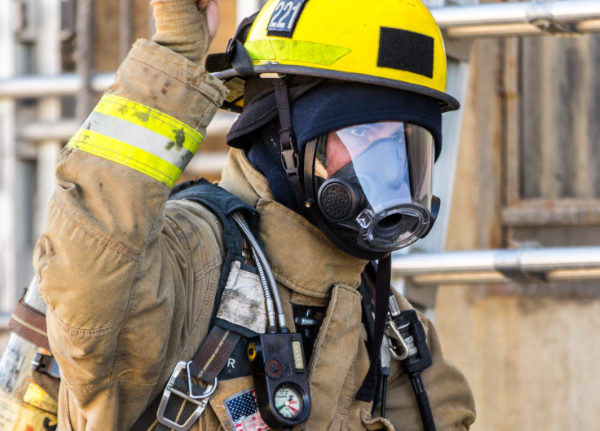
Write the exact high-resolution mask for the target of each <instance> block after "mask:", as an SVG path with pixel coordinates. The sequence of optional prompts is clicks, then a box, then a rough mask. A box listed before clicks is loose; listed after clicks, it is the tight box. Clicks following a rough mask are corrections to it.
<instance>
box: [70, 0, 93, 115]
mask: <svg viewBox="0 0 600 431" xmlns="http://www.w3.org/2000/svg"><path fill="white" fill-rule="evenodd" d="M93 14H94V0H77V19H76V32H77V35H76V38H75V65H76V70H77V73H78V75H79V78H80V79H81V87H80V89H79V91H78V92H77V108H76V112H75V116H76V118H77V121H78V122H79V123H83V121H85V119H86V118H87V116H88V115H89V114H90V112H91V111H92V109H93V108H94V93H93V92H92V86H91V78H92V72H93V67H94V62H93V49H94V40H93V26H94V15H93Z"/></svg>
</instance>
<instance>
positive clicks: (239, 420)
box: [223, 388, 271, 431]
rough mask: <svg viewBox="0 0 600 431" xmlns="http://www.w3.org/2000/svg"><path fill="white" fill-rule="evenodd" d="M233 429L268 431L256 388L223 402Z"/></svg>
mask: <svg viewBox="0 0 600 431" xmlns="http://www.w3.org/2000/svg"><path fill="white" fill-rule="evenodd" d="M223 405H224V406H225V412H226V413H227V418H228V419H229V423H230V424H231V428H233V429H234V430H235V431H268V430H270V429H271V428H269V427H268V426H267V424H265V423H264V422H263V420H262V418H261V417H260V413H259V412H258V404H257V402H256V393H255V392H254V388H248V389H244V390H243V391H241V392H238V393H237V394H234V395H232V396H230V397H229V398H226V399H225V400H224V401H223Z"/></svg>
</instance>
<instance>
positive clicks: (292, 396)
mask: <svg viewBox="0 0 600 431" xmlns="http://www.w3.org/2000/svg"><path fill="white" fill-rule="evenodd" d="M275 408H276V409H277V411H278V412H279V414H280V415H281V416H283V417H284V418H287V419H294V418H295V417H298V416H299V415H300V413H302V410H304V403H303V400H302V395H300V392H298V391H297V390H296V389H294V388H291V387H289V386H288V387H284V388H281V389H278V390H277V392H275Z"/></svg>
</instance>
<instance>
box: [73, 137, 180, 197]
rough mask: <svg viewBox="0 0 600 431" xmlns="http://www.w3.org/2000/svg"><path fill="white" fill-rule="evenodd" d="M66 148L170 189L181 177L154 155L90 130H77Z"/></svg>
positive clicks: (177, 170) (174, 169) (176, 168)
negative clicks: (154, 180)
mask: <svg viewBox="0 0 600 431" xmlns="http://www.w3.org/2000/svg"><path fill="white" fill-rule="evenodd" d="M67 147H70V148H77V149H79V150H82V151H85V152H87V153H90V154H94V155H96V156H100V157H103V158H105V159H108V160H112V161H113V162H116V163H120V164H122V165H125V166H128V167H130V168H133V169H135V170H137V171H139V172H142V173H144V174H146V175H148V176H150V177H152V178H154V179H156V180H158V181H160V182H161V183H163V184H165V185H167V186H169V187H171V188H172V187H173V186H174V185H175V182H176V181H177V179H178V178H179V176H180V175H181V169H179V168H178V167H177V166H175V165H173V164H171V163H169V162H167V161H165V160H163V159H161V158H159V157H157V156H155V155H154V154H151V153H149V152H147V151H144V150H142V149H140V148H137V147H134V146H132V145H129V144H127V143H125V142H122V141H119V140H116V139H113V138H109V137H108V136H104V135H101V134H99V133H96V132H92V131H90V130H85V129H81V130H79V131H78V132H77V133H76V134H75V135H74V136H73V137H72V138H71V140H70V141H69V143H68V144H67Z"/></svg>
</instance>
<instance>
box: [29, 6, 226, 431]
mask: <svg viewBox="0 0 600 431" xmlns="http://www.w3.org/2000/svg"><path fill="white" fill-rule="evenodd" d="M203 6H206V4H204V5H203ZM153 7H154V8H155V9H154V13H155V18H156V23H157V28H158V32H157V35H156V37H155V42H148V41H146V40H138V41H137V42H136V43H135V45H134V46H133V48H132V50H131V51H130V53H129V55H128V57H127V58H126V60H125V61H124V62H123V64H122V65H121V67H120V68H119V71H118V73H117V77H116V80H115V83H114V84H113V85H112V86H111V87H110V88H109V90H108V91H107V92H106V94H105V95H104V96H103V97H102V99H101V101H100V102H99V104H98V105H97V107H96V108H95V109H94V111H93V112H92V114H91V115H90V117H89V118H88V119H87V120H86V121H85V123H84V124H83V125H82V127H81V129H80V130H79V131H78V132H77V133H76V134H75V136H73V138H72V139H71V140H70V141H69V143H68V145H67V146H66V147H65V148H64V149H63V151H62V153H61V154H60V157H59V160H58V162H57V169H56V178H57V183H58V184H57V191H56V193H55V195H54V197H53V199H52V201H51V203H50V207H49V213H48V222H47V225H46V229H45V232H44V234H43V235H42V237H41V238H40V240H39V242H38V244H37V246H36V249H35V253H34V261H33V263H34V267H35V270H36V274H37V277H38V285H39V288H40V294H41V296H42V298H43V299H44V300H45V301H46V303H47V304H48V316H47V320H48V329H49V337H50V344H51V347H52V351H53V353H54V355H55V356H56V358H57V360H58V362H59V364H60V366H61V373H62V385H61V396H60V397H61V400H60V403H59V404H60V409H61V412H60V414H59V421H62V422H61V429H70V426H72V427H73V429H75V430H83V429H126V428H123V427H126V425H127V424H128V423H129V424H131V421H132V420H135V416H136V415H137V414H139V412H140V409H141V410H143V408H144V404H145V403H146V402H147V400H148V397H149V396H150V395H149V391H150V389H151V388H152V387H153V385H154V384H155V383H156V379H157V376H156V375H157V374H160V373H159V371H160V370H157V369H156V367H160V366H161V360H164V358H162V359H161V357H160V354H161V353H160V348H161V343H162V342H163V341H164V342H165V343H166V342H167V341H168V336H169V331H168V322H169V319H170V318H171V317H172V316H170V315H168V312H171V311H172V310H173V305H172V304H170V303H168V302H169V301H167V300H166V299H165V298H164V291H165V290H166V289H169V288H170V286H169V283H170V284H171V285H175V284H176V283H178V282H180V281H182V277H183V276H182V275H181V274H178V268H179V266H181V265H182V264H181V262H182V261H183V260H184V259H182V258H181V256H182V255H184V253H183V251H182V250H183V249H184V245H182V244H180V242H179V241H178V239H177V236H176V235H171V236H169V235H165V233H164V232H163V231H164V230H165V223H166V222H165V218H166V217H165V201H166V199H167V197H168V195H169V192H170V190H171V188H172V187H173V185H174V184H175V182H176V181H177V179H178V177H179V176H180V174H181V172H182V171H183V169H184V168H185V166H186V165H187V163H188V162H189V160H190V159H191V158H192V156H193V155H194V153H195V152H196V150H197V149H198V147H199V146H200V144H201V143H202V140H203V139H204V135H205V133H206V127H207V126H208V124H209V122H210V121H211V119H212V118H213V116H214V115H215V113H216V110H217V108H218V107H219V106H220V105H221V103H222V100H223V98H224V97H225V95H226V90H225V89H224V88H223V87H222V85H221V83H220V81H218V80H217V79H215V78H213V77H212V76H211V75H210V74H208V73H207V72H206V71H205V70H204V69H203V68H202V67H200V66H199V63H200V61H201V60H202V58H203V57H204V55H205V53H206V51H207V49H208V46H209V43H210V40H211V38H212V36H211V34H210V33H209V29H211V30H213V31H215V30H216V24H218V7H217V8H216V3H215V2H214V1H212V0H211V2H210V4H209V7H208V8H205V9H204V10H202V11H199V10H198V8H197V5H196V3H195V0H175V1H166V2H154V3H153ZM215 8H216V9H215ZM215 10H216V12H215ZM215 13H216V17H215ZM207 14H208V15H209V16H211V17H212V18H211V22H207ZM215 20H216V21H215ZM178 265H179V266H178ZM161 268H163V269H161ZM166 270H168V271H170V272H172V274H167V275H169V277H166V276H165V271H166ZM152 272H154V275H153V276H152V277H153V278H151V279H149V278H148V277H150V275H149V274H151V273H152ZM156 274H158V275H156ZM165 280H167V282H166V283H165ZM165 284H166V285H165ZM136 286H137V287H136ZM140 286H145V287H144V288H145V289H146V290H147V292H146V294H149V295H154V298H153V302H152V301H151V303H150V304H149V305H146V306H145V307H146V308H145V309H143V307H142V306H141V305H140V304H143V299H142V298H141V296H142V292H141V291H140V289H141V287H140ZM171 302H173V301H171ZM153 304H154V305H153ZM167 305H168V306H167ZM152 307H154V309H152ZM160 307H164V309H161V308H160ZM169 310H171V311H169ZM156 311H160V313H163V311H164V313H163V314H165V313H166V315H164V319H165V322H163V323H161V322H160V320H158V321H157V320H156V319H154V321H149V322H145V323H144V321H143V319H144V317H143V316H144V315H148V316H156V314H152V313H151V312H156ZM142 312H145V313H146V314H143V313H142ZM160 313H158V314H159V315H160ZM132 322H133V323H132ZM144 324H146V325H163V326H166V327H167V329H165V330H156V331H153V333H152V334H148V335H147V337H146V339H144V337H142V336H141V335H140V334H137V333H132V331H133V329H132V328H134V327H138V328H140V327H143V325H144ZM132 325H133V326H132ZM134 332H135V331H134ZM136 337H137V338H136ZM161 337H162V338H161ZM128 343H129V344H128ZM136 343H137V344H136ZM144 343H145V344H146V346H144ZM127 346H129V347H127ZM132 346H134V347H132ZM135 346H139V350H140V351H134V350H135V349H137V347H135ZM146 347H147V348H148V352H142V350H143V349H144V348H146ZM128 348H131V349H130V351H128ZM152 350H158V352H157V351H152ZM136 355H139V357H141V358H143V360H147V363H145V364H142V363H139V362H140V361H139V360H138V365H137V366H138V368H139V369H144V367H146V368H150V369H148V370H147V373H148V375H154V378H153V379H146V378H145V375H144V373H143V372H134V371H133V368H132V367H129V366H124V365H122V364H121V365H119V361H127V360H128V359H127V358H128V357H129V358H134V357H135V356H136ZM119 367H122V369H121V368H119ZM153 367H154V369H152V368H153ZM128 368H129V369H128ZM153 373H154V374H153ZM73 409H76V410H77V411H72V410H73ZM69 410H71V411H69ZM67 422H70V423H71V424H70V425H68V424H67ZM63 426H64V427H65V428H63Z"/></svg>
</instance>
